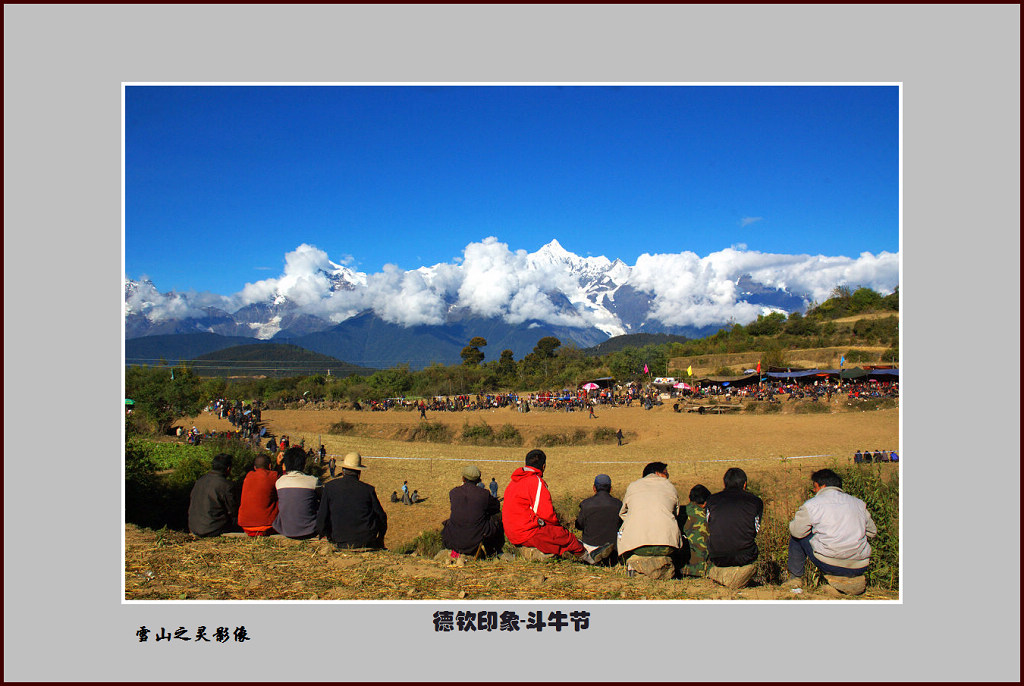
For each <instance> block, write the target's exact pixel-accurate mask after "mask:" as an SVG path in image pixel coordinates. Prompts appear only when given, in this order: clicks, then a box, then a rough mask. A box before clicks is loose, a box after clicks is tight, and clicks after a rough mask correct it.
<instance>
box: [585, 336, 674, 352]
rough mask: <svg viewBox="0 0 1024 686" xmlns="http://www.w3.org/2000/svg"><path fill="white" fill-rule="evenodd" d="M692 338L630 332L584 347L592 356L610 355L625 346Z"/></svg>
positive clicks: (660, 343) (655, 343) (641, 345)
mask: <svg viewBox="0 0 1024 686" xmlns="http://www.w3.org/2000/svg"><path fill="white" fill-rule="evenodd" d="M688 340H690V339H689V338H687V337H686V336H676V335H673V334H668V333H630V334H626V335H624V336H613V337H612V338H609V339H608V340H607V341H604V342H603V343H598V344H597V345H595V346H593V347H590V348H584V349H583V353H584V354H585V355H589V356H591V357H598V356H601V355H608V354H609V353H614V352H618V351H619V350H623V349H624V348H642V347H644V346H646V345H665V344H667V343H685V342H686V341H688Z"/></svg>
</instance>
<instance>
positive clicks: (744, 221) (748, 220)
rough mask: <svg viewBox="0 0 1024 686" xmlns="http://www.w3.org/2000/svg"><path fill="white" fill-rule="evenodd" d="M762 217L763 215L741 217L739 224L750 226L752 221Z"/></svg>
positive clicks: (757, 220) (759, 219)
mask: <svg viewBox="0 0 1024 686" xmlns="http://www.w3.org/2000/svg"><path fill="white" fill-rule="evenodd" d="M763 219H764V217H743V219H740V226H750V225H751V224H753V223H754V222H759V221H761V220H763Z"/></svg>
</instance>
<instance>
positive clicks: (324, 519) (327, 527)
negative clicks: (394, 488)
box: [316, 453, 388, 548]
mask: <svg viewBox="0 0 1024 686" xmlns="http://www.w3.org/2000/svg"><path fill="white" fill-rule="evenodd" d="M363 469H365V467H364V466H363V458H362V456H360V455H359V453H349V454H347V455H345V458H344V460H343V461H342V463H341V478H340V479H334V480H333V481H328V482H327V483H326V484H325V485H324V492H323V496H322V497H321V499H320V509H319V510H318V511H317V514H316V531H317V533H318V534H320V535H321V536H326V537H327V538H328V539H329V540H330V541H331V542H332V543H334V545H336V546H337V547H339V548H383V547H384V534H386V533H387V530H388V516H387V513H385V512H384V508H383V507H381V505H380V501H379V500H378V499H377V491H376V490H375V489H374V487H373V486H371V485H370V484H364V483H363V482H362V481H360V480H359V474H360V472H362V470H363Z"/></svg>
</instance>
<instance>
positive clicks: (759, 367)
mask: <svg viewBox="0 0 1024 686" xmlns="http://www.w3.org/2000/svg"><path fill="white" fill-rule="evenodd" d="M757 373H758V374H760V373H761V360H758V361H757Z"/></svg>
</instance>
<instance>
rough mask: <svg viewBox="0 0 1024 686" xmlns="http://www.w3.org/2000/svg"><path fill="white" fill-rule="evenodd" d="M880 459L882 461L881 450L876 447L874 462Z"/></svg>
mask: <svg viewBox="0 0 1024 686" xmlns="http://www.w3.org/2000/svg"><path fill="white" fill-rule="evenodd" d="M881 461H882V451H881V450H879V449H878V448H875V462H881Z"/></svg>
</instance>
